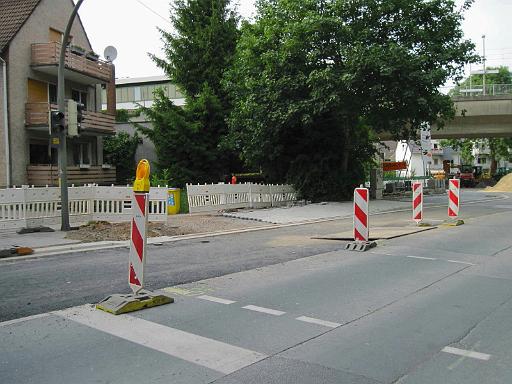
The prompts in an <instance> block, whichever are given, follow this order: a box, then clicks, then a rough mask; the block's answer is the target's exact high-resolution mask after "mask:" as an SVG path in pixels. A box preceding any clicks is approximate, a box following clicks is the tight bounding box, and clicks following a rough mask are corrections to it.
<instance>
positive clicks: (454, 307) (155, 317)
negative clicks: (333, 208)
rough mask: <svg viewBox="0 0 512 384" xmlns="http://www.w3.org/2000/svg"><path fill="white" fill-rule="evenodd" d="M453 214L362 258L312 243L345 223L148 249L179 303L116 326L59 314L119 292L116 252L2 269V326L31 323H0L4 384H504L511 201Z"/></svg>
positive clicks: (152, 274)
mask: <svg viewBox="0 0 512 384" xmlns="http://www.w3.org/2000/svg"><path fill="white" fill-rule="evenodd" d="M461 212H462V216H463V218H464V219H465V221H466V224H465V225H463V226H460V227H443V228H438V229H434V230H430V231H427V232H423V233H419V234H413V235H409V236H405V237H399V238H395V239H391V240H385V241H381V242H379V245H378V247H377V248H375V249H373V250H372V251H370V252H366V253H358V252H349V251H345V250H342V249H341V248H343V244H344V243H342V242H336V241H330V240H313V239H311V238H312V237H315V236H319V235H330V234H333V233H336V232H342V231H345V230H347V229H349V228H350V225H351V223H350V221H349V220H337V221H332V222H325V223H319V224H311V225H303V226H297V227H288V228H281V229H272V230H265V231H259V232H252V233H245V234H238V235H227V236H220V237H211V238H204V239H199V240H192V241H182V242H176V243H170V244H167V245H162V246H159V247H158V246H153V247H151V248H150V251H149V252H150V253H149V257H150V259H149V262H148V265H147V271H148V272H147V280H148V282H150V288H153V289H156V288H165V287H169V289H168V290H167V291H168V292H171V293H172V294H173V296H174V297H175V299H176V302H175V303H174V304H171V305H167V306H162V307H158V308H153V309H149V310H145V311H141V312H138V313H133V314H130V315H123V316H117V317H114V316H111V315H107V314H103V313H102V312H100V311H95V310H92V309H90V307H89V306H80V307H75V308H71V309H64V308H68V307H70V306H75V305H81V304H84V303H87V302H95V301H97V300H99V299H101V298H102V297H104V296H105V295H107V294H109V293H113V292H126V291H127V288H126V281H125V279H126V272H125V269H126V258H127V250H126V249H116V250H104V251H98V252H84V253H76V254H67V255H62V256H55V257H54V256H52V257H44V258H40V259H30V260H19V261H10V262H3V263H0V289H2V292H3V293H4V295H3V296H2V299H1V306H0V307H1V309H0V311H1V314H0V316H1V317H2V318H3V319H4V320H6V319H16V318H18V317H20V316H26V315H29V314H30V315H36V316H35V317H34V318H32V319H27V320H26V321H17V320H14V322H11V323H9V322H7V323H0V376H1V377H2V378H3V379H2V382H5V383H31V382H34V383H69V382H73V383H91V382H94V383H135V382H137V383H138V382H148V383H160V382H161V383H187V384H190V383H213V382H215V383H295V384H301V383H304V384H306V383H368V384H375V383H425V384H426V383H429V384H432V383H443V384H444V383H447V384H451V383H475V384H476V383H509V382H512V368H510V360H511V358H512V352H511V351H512V348H511V347H512V325H510V324H511V323H510V316H511V315H512V281H511V279H512V258H511V256H512V236H511V231H510V228H512V216H511V215H510V213H511V212H512V199H507V200H499V201H490V202H481V203H476V204H472V205H467V206H464V207H463V210H461ZM445 214H446V210H445V209H444V208H430V209H428V210H427V211H426V217H428V218H431V219H436V218H442V217H443V216H444V215H445ZM409 216H410V214H409V213H400V212H398V213H392V214H385V215H379V216H374V217H372V219H371V222H372V225H374V226H382V227H384V226H398V225H406V223H407V221H408V219H409ZM183 283H185V284H183ZM177 284H183V285H180V286H178V287H175V286H176V285H177ZM29 302H30V305H29V304H28V303H29ZM56 309H63V310H62V311H57V312H53V313H51V314H48V313H47V312H48V311H50V310H52V311H53V310H56ZM37 314H39V315H37Z"/></svg>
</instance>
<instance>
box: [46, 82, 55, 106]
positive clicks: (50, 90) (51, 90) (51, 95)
mask: <svg viewBox="0 0 512 384" xmlns="http://www.w3.org/2000/svg"><path fill="white" fill-rule="evenodd" d="M48 98H49V99H50V103H51V104H57V85H56V84H51V83H50V84H48Z"/></svg>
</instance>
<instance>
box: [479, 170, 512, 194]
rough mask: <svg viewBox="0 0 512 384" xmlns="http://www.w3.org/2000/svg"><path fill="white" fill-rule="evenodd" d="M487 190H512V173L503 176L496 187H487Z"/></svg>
mask: <svg viewBox="0 0 512 384" xmlns="http://www.w3.org/2000/svg"><path fill="white" fill-rule="evenodd" d="M485 192H512V173H509V174H508V175H505V176H503V177H502V178H501V179H500V181H498V182H497V183H496V185H495V186H494V187H487V188H485Z"/></svg>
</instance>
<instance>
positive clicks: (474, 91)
mask: <svg viewBox="0 0 512 384" xmlns="http://www.w3.org/2000/svg"><path fill="white" fill-rule="evenodd" d="M449 94H450V96H454V97H463V98H472V97H476V96H503V95H512V84H486V85H485V89H484V86H482V85H473V86H471V87H469V86H467V87H466V86H464V87H455V88H453V89H452V90H451V91H450V93H449Z"/></svg>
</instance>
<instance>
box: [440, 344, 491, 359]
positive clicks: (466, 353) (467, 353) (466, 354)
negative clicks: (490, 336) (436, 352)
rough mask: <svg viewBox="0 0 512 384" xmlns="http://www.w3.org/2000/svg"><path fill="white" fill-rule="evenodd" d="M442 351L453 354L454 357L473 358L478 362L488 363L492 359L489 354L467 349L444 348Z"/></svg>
mask: <svg viewBox="0 0 512 384" xmlns="http://www.w3.org/2000/svg"><path fill="white" fill-rule="evenodd" d="M441 351H442V352H446V353H451V354H452V355H458V356H464V357H471V358H473V359H477V360H485V361H487V360H489V359H490V358H491V355H488V354H487V353H480V352H475V351H468V350H467V349H459V348H454V347H444V348H443V349H441Z"/></svg>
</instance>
